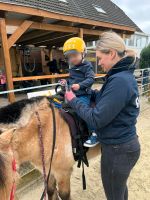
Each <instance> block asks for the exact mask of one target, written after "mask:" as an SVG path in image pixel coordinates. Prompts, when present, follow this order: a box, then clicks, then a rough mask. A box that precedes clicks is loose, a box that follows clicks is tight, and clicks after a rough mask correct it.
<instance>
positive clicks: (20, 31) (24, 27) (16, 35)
mask: <svg viewBox="0 0 150 200" xmlns="http://www.w3.org/2000/svg"><path fill="white" fill-rule="evenodd" d="M32 23H33V22H32V21H24V22H23V23H22V24H21V25H20V26H19V27H18V28H17V30H16V31H15V32H14V33H13V34H12V35H11V36H10V37H9V38H8V48H9V49H10V48H11V47H12V46H13V45H14V44H15V42H16V41H17V40H18V39H19V38H20V37H21V35H22V34H23V33H24V32H25V31H26V30H27V29H28V28H29V27H30V26H31V25H32Z"/></svg>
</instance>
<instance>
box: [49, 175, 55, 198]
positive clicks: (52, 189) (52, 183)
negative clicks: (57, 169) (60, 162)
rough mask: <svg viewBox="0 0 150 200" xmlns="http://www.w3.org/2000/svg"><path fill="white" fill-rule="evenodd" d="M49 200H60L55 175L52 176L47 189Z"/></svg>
mask: <svg viewBox="0 0 150 200" xmlns="http://www.w3.org/2000/svg"><path fill="white" fill-rule="evenodd" d="M47 194H48V200H58V195H57V189H56V179H55V177H54V176H53V175H51V176H50V178H49V181H48V188H47Z"/></svg>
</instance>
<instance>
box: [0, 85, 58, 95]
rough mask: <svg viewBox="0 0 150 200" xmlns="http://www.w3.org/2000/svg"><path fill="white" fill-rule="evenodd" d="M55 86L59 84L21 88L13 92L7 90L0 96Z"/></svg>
mask: <svg viewBox="0 0 150 200" xmlns="http://www.w3.org/2000/svg"><path fill="white" fill-rule="evenodd" d="M56 85H60V84H59V83H53V84H47V85H40V86H34V87H28V88H21V89H15V90H7V91H3V92H0V95H1V94H8V93H12V92H14V93H15V92H22V91H28V90H33V89H38V88H45V87H51V86H56Z"/></svg>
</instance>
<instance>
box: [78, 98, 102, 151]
mask: <svg viewBox="0 0 150 200" xmlns="http://www.w3.org/2000/svg"><path fill="white" fill-rule="evenodd" d="M79 99H80V100H81V101H82V103H84V104H86V105H89V106H90V98H89V97H88V96H80V97H79ZM87 126H88V129H89V131H90V132H91V136H90V137H89V138H88V140H87V141H86V142H85V143H84V146H85V147H94V146H96V145H97V144H98V143H99V142H98V137H97V134H96V133H95V131H94V128H92V127H89V125H88V124H87Z"/></svg>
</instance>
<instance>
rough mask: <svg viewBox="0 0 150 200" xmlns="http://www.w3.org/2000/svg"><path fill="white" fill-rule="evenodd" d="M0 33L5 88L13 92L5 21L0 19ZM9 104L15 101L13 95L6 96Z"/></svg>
mask: <svg viewBox="0 0 150 200" xmlns="http://www.w3.org/2000/svg"><path fill="white" fill-rule="evenodd" d="M0 32H1V38H2V48H3V55H4V63H5V71H6V78H7V88H8V90H13V89H14V85H13V77H12V68H11V61H10V53H9V47H8V39H7V32H6V23H5V19H2V18H1V19H0ZM8 99H9V102H11V103H12V102H14V101H15V95H14V93H9V94H8Z"/></svg>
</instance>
